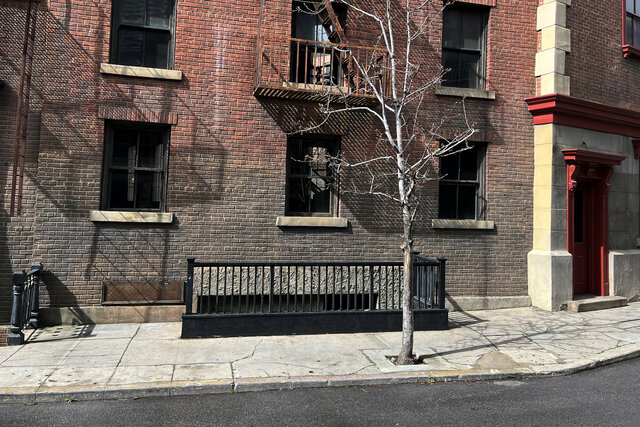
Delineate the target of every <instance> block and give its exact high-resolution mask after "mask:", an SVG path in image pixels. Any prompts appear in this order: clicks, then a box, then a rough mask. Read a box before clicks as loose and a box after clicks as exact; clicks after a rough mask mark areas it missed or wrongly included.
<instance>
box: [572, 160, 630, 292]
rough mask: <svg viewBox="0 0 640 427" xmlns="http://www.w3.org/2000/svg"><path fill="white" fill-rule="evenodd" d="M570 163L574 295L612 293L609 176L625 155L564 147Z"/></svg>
mask: <svg viewBox="0 0 640 427" xmlns="http://www.w3.org/2000/svg"><path fill="white" fill-rule="evenodd" d="M562 153H563V154H564V158H565V162H566V163H567V250H568V252H569V253H570V254H571V255H572V257H573V295H574V297H575V296H576V295H582V294H591V295H594V296H606V295H609V273H608V257H609V189H610V185H609V180H610V179H611V175H612V174H613V166H614V165H619V164H620V163H621V162H622V160H624V159H625V157H624V156H618V155H613V154H606V153H597V152H593V151H586V150H563V151H562Z"/></svg>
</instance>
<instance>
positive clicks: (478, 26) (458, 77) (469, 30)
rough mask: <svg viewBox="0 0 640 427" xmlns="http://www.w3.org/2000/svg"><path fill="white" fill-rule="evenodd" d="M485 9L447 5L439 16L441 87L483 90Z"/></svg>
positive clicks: (486, 14)
mask: <svg viewBox="0 0 640 427" xmlns="http://www.w3.org/2000/svg"><path fill="white" fill-rule="evenodd" d="M487 16H488V13H487V9H486V8H482V7H474V6H464V7H459V6H450V7H447V8H446V9H445V10H444V13H443V16H442V22H443V25H442V67H443V68H444V69H445V70H449V71H447V73H446V74H445V76H444V81H443V82H442V85H443V86H454V87H464V88H470V89H484V87H485V84H484V78H485V76H484V72H485V56H486V55H485V51H486V49H485V46H486V42H485V32H486V27H487Z"/></svg>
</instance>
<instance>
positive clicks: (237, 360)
mask: <svg viewBox="0 0 640 427" xmlns="http://www.w3.org/2000/svg"><path fill="white" fill-rule="evenodd" d="M263 340H264V338H260V341H258V342H257V343H256V345H255V346H254V347H253V351H252V352H251V354H250V355H248V356H244V357H241V358H239V359H235V360H232V361H231V362H229V364H230V365H231V388H232V389H235V387H236V368H235V367H234V366H233V364H234V363H236V362H239V361H241V360H246V359H251V358H252V357H253V356H255V354H256V350H258V346H259V345H260V344H262V341H263Z"/></svg>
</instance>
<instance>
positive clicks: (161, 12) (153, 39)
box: [111, 0, 176, 69]
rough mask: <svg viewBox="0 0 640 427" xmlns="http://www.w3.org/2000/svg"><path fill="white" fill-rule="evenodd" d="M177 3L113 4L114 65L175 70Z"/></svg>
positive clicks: (131, 0) (121, 0)
mask: <svg viewBox="0 0 640 427" xmlns="http://www.w3.org/2000/svg"><path fill="white" fill-rule="evenodd" d="M175 9H176V0H114V2H113V18H112V38H111V62H113V63H114V64H120V65H135V66H140V67H152V68H165V69H169V68H172V67H173V40H174V35H175Z"/></svg>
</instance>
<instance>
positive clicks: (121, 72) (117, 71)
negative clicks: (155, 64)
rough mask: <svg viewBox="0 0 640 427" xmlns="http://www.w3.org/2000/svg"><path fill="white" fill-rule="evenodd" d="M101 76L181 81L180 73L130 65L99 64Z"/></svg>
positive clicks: (178, 71)
mask: <svg viewBox="0 0 640 427" xmlns="http://www.w3.org/2000/svg"><path fill="white" fill-rule="evenodd" d="M100 72H101V73H102V74H112V75H116V76H129V77H142V78H147V79H161V80H182V71H180V70H165V69H163V68H148V67H134V66H130V65H118V64H100Z"/></svg>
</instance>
